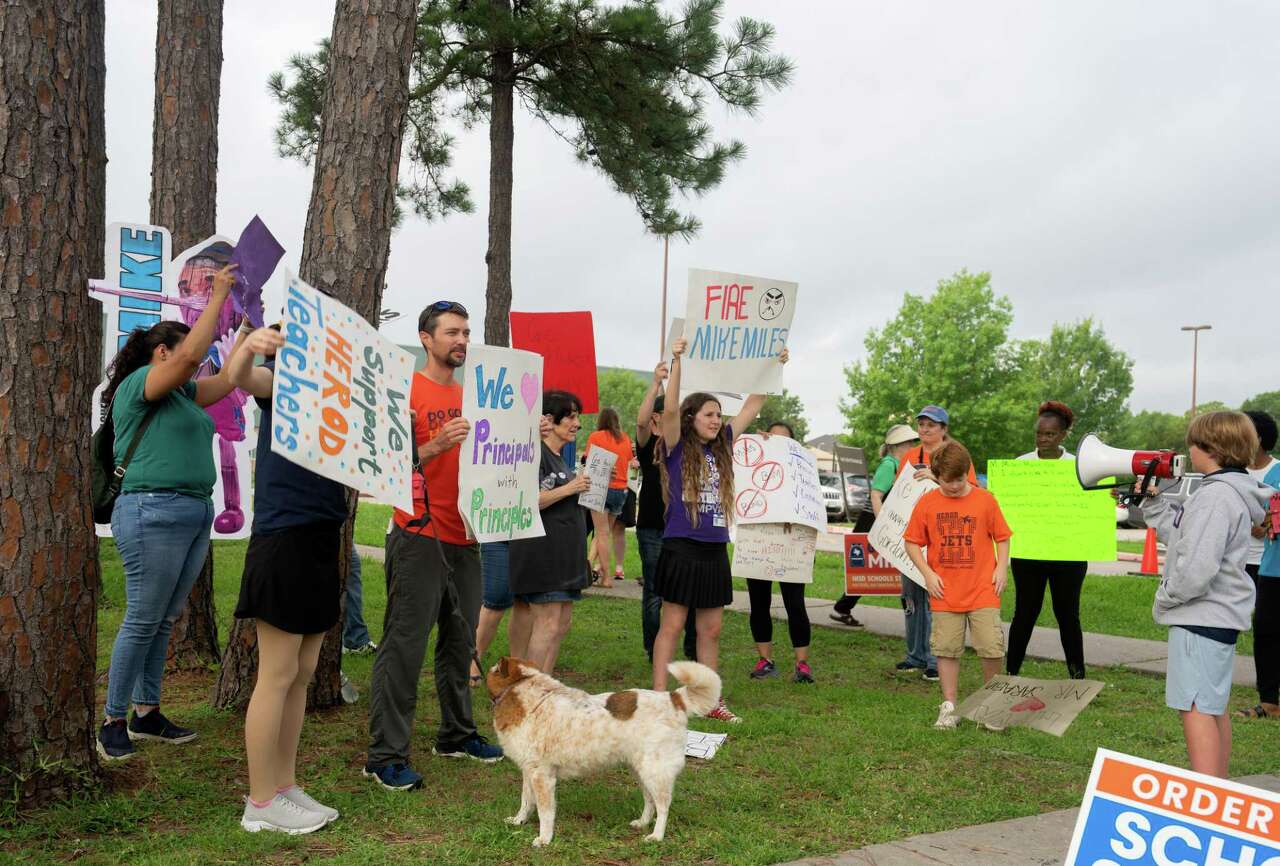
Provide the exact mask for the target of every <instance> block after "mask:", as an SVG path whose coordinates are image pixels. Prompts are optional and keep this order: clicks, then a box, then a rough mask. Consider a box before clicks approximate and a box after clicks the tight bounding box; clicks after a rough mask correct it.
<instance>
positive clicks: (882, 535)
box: [867, 472, 938, 586]
mask: <svg viewBox="0 0 1280 866" xmlns="http://www.w3.org/2000/svg"><path fill="white" fill-rule="evenodd" d="M937 487H938V485H937V484H936V483H934V482H932V481H930V480H929V479H928V478H921V479H920V480H918V481H917V480H916V479H915V478H914V477H913V475H912V473H910V472H903V473H902V474H901V475H899V476H898V480H897V481H895V482H894V484H893V489H892V490H890V491H889V495H888V496H887V497H886V498H885V500H884V505H882V506H881V508H880V514H879V515H878V516H877V517H876V522H875V523H873V524H871V531H870V532H868V533H867V538H868V540H869V541H870V542H871V543H872V544H873V545H874V546H875V549H876V550H878V551H879V552H880V555H881V556H883V557H884V558H885V559H887V560H889V561H890V562H891V563H893V565H894V567H896V568H897V569H898V571H900V572H902V573H903V574H905V575H906V576H907V577H909V578H911V579H912V580H914V581H915V582H916V583H918V584H919V585H920V586H924V575H923V574H921V573H920V569H918V568H916V566H915V563H913V562H912V561H911V557H909V556H907V548H906V545H905V544H904V543H903V541H902V536H903V534H904V533H906V531H907V523H908V522H910V520H911V512H912V511H914V510H915V508H916V503H917V502H919V501H920V497H921V496H924V495H925V494H926V493H928V492H929V491H930V490H936V489H937Z"/></svg>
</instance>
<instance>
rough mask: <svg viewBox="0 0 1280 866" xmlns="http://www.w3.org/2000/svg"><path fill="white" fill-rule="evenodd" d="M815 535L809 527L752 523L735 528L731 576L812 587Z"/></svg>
mask: <svg viewBox="0 0 1280 866" xmlns="http://www.w3.org/2000/svg"><path fill="white" fill-rule="evenodd" d="M817 547H818V531H817V530H816V529H814V528H813V527H810V526H801V525H798V524H791V525H786V524H782V523H754V524H747V525H745V526H738V527H737V530H736V537H735V538H734V541H733V567H732V570H733V576H734V577H744V578H746V577H753V578H756V579H757V580H776V581H779V582H781V583H813V556H814V552H815V551H816V550H817Z"/></svg>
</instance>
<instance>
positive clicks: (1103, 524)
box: [987, 460, 1116, 560]
mask: <svg viewBox="0 0 1280 866" xmlns="http://www.w3.org/2000/svg"><path fill="white" fill-rule="evenodd" d="M987 486H988V488H989V489H990V490H991V492H992V494H994V495H995V497H996V500H997V501H998V502H999V503H1000V510H1001V511H1002V512H1003V513H1004V519H1005V520H1006V521H1008V523H1009V528H1010V529H1012V530H1013V539H1012V542H1011V548H1010V555H1012V556H1017V557H1020V558H1023V559H1065V560H1088V559H1102V560H1112V559H1115V558H1116V509H1115V501H1114V500H1113V499H1112V498H1111V495H1110V493H1109V492H1108V491H1106V490H1081V489H1080V482H1079V481H1077V480H1076V464H1075V461H1074V460H992V461H990V462H989V463H988V464H987Z"/></svg>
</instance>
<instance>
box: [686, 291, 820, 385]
mask: <svg viewBox="0 0 1280 866" xmlns="http://www.w3.org/2000/svg"><path fill="white" fill-rule="evenodd" d="M796 292H797V284H796V283H789V282H786V281H785V280H773V279H768V278H766V277H750V276H747V275H745V274H730V273H724V272H721V271H702V270H697V269H690V271H689V298H688V302H687V311H686V313H685V318H684V337H685V340H687V341H688V343H689V346H688V349H687V350H686V352H685V356H684V360H683V361H682V362H681V363H682V364H683V366H684V370H683V372H682V374H681V375H682V379H681V388H682V389H683V390H685V391H694V390H705V391H729V392H738V393H743V394H778V393H781V391H782V365H781V364H779V363H778V356H779V355H780V354H782V350H783V348H784V347H785V346H786V344H787V337H788V335H789V334H790V332H791V319H792V317H793V316H794V315H795V311H796Z"/></svg>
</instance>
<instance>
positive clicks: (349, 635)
mask: <svg viewBox="0 0 1280 866" xmlns="http://www.w3.org/2000/svg"><path fill="white" fill-rule="evenodd" d="M372 642H373V638H371V637H369V627H368V626H366V625H365V624H364V584H362V583H361V582H360V555H359V554H358V553H356V546H355V545H354V544H353V545H351V568H350V570H348V571H347V609H346V613H345V614H344V619H343V625H342V645H343V646H344V647H346V648H347V649H360V648H361V647H363V646H367V645H369V644H370V643H372Z"/></svg>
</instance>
